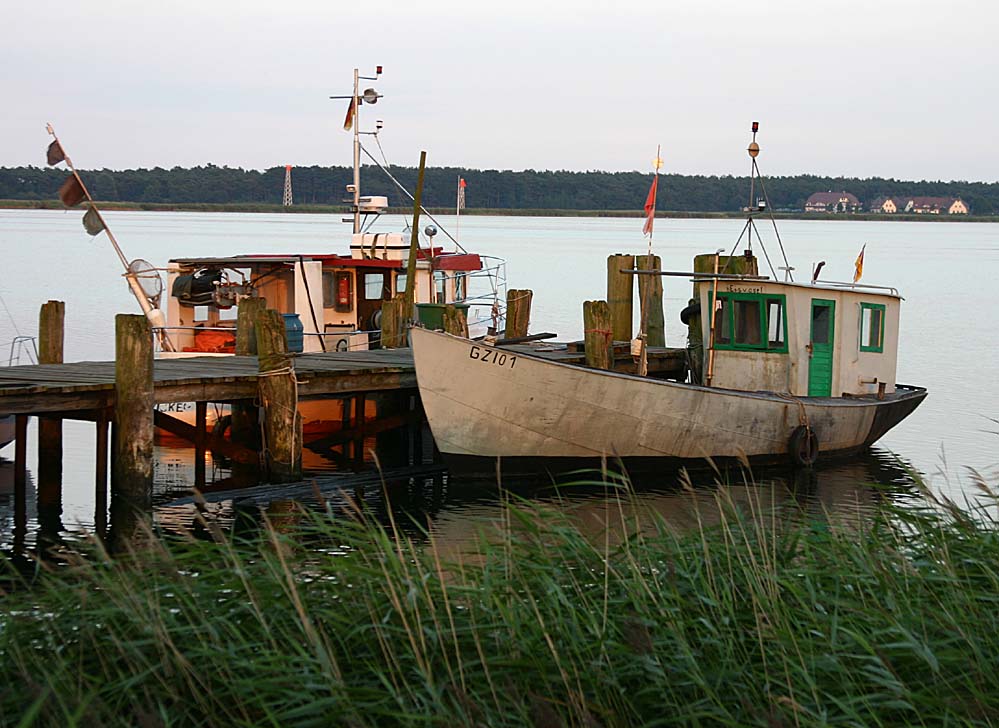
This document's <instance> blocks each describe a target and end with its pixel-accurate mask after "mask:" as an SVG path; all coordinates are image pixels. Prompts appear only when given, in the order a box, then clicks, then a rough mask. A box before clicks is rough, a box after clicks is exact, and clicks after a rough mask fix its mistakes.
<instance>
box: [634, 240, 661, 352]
mask: <svg viewBox="0 0 999 728" xmlns="http://www.w3.org/2000/svg"><path fill="white" fill-rule="evenodd" d="M635 262H636V263H637V268H638V270H659V269H660V267H661V265H660V260H659V256H658V255H653V256H652V257H651V258H650V257H649V256H648V255H636V256H635ZM637 277H638V305H639V307H640V308H639V310H640V311H641V320H642V321H644V322H645V332H646V338H645V343H646V345H647V346H666V320H665V318H664V316H663V279H662V278H661V277H660V276H637ZM646 307H647V308H646Z"/></svg>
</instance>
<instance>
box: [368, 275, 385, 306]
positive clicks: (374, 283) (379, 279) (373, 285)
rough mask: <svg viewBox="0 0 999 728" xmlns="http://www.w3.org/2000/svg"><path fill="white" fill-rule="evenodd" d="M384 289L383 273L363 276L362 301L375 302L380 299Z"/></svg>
mask: <svg viewBox="0 0 999 728" xmlns="http://www.w3.org/2000/svg"><path fill="white" fill-rule="evenodd" d="M384 287H385V274H384V273H365V274H364V299H365V300H366V301H376V300H378V299H379V298H381V297H382V293H383V292H384V291H383V289H384Z"/></svg>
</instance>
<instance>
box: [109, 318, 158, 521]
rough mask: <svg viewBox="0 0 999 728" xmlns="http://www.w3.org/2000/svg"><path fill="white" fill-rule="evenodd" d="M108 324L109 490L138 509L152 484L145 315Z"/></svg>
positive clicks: (150, 367) (150, 342)
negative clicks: (111, 347) (111, 331)
mask: <svg viewBox="0 0 999 728" xmlns="http://www.w3.org/2000/svg"><path fill="white" fill-rule="evenodd" d="M114 324H115V370H114V371H115V384H114V393H115V405H114V429H115V437H114V457H113V458H112V465H111V490H112V492H113V493H114V494H115V495H121V496H124V497H125V499H126V500H127V501H129V502H130V504H131V505H133V506H136V507H139V508H143V507H146V506H148V505H149V502H150V498H151V496H152V487H153V430H154V428H153V408H154V407H155V404H156V401H155V398H154V396H153V332H152V329H151V328H150V325H149V319H147V318H146V317H145V316H140V315H134V314H118V315H117V316H115V319H114Z"/></svg>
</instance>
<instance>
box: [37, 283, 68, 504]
mask: <svg viewBox="0 0 999 728" xmlns="http://www.w3.org/2000/svg"><path fill="white" fill-rule="evenodd" d="M65 320H66V304H65V303H63V302H62V301H49V302H48V303H43V304H42V308H41V311H40V312H39V315H38V363H39V364H62V360H63V330H64V323H65ZM38 507H39V509H42V510H48V511H59V510H61V508H62V419H61V418H59V417H48V416H44V415H43V416H40V417H39V418H38Z"/></svg>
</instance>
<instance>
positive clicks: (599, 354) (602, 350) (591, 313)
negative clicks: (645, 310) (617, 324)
mask: <svg viewBox="0 0 999 728" xmlns="http://www.w3.org/2000/svg"><path fill="white" fill-rule="evenodd" d="M583 331H584V334H583V336H584V342H585V351H586V366H588V367H593V368H594V369H611V368H612V367H613V366H614V342H613V341H612V338H613V336H612V334H613V332H612V331H611V313H610V307H609V306H608V305H607V301H583Z"/></svg>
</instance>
